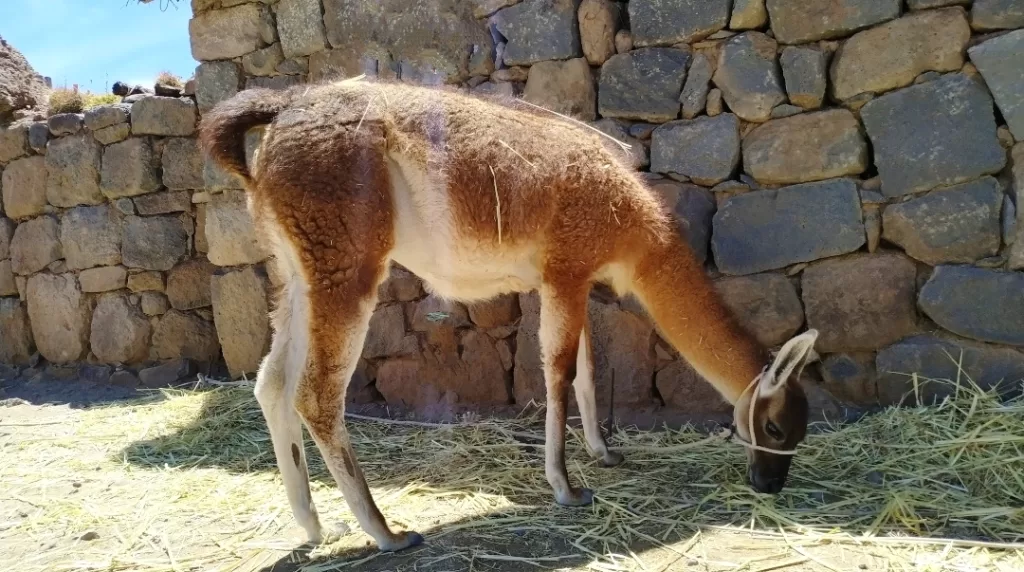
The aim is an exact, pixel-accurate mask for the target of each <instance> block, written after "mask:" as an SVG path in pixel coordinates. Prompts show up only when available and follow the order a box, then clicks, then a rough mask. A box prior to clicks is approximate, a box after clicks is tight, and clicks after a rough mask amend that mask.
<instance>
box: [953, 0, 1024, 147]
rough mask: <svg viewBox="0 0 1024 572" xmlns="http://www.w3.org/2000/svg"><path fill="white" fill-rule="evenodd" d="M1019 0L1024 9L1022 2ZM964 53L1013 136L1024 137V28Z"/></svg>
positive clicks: (1022, 139) (1020, 139)
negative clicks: (1022, 65) (1023, 72)
mask: <svg viewBox="0 0 1024 572" xmlns="http://www.w3.org/2000/svg"><path fill="white" fill-rule="evenodd" d="M1018 4H1019V5H1021V6H1022V10H1024V4H1022V3H1020V2H1018ZM975 9H977V4H975ZM1021 25H1022V26H1024V24H1021ZM967 53H968V54H969V55H970V57H971V61H972V62H973V63H974V65H975V66H977V67H978V71H979V72H981V77H983V78H985V83H986V84H987V85H988V88H989V89H990V90H991V91H992V97H994V98H995V100H996V105H998V106H999V111H1000V112H1001V113H1002V114H1003V118H1004V119H1006V125H1007V126H1008V127H1009V128H1010V131H1011V132H1012V133H1013V137H1014V139H1016V140H1017V141H1024V96H1022V95H1021V94H1024V74H1022V73H1021V71H1020V70H1021V63H1020V62H1021V61H1024V30H1017V31H1015V32H1010V33H1009V34H1004V35H1002V36H999V37H998V38H993V39H991V40H988V41H987V42H983V43H981V44H978V45H977V46H974V47H973V48H971V49H969V50H967Z"/></svg>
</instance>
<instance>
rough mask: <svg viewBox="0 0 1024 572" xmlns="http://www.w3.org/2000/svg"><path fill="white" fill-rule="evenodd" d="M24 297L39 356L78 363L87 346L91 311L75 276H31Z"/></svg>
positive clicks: (58, 361) (52, 360)
mask: <svg viewBox="0 0 1024 572" xmlns="http://www.w3.org/2000/svg"><path fill="white" fill-rule="evenodd" d="M25 296H26V299H27V301H28V317H29V320H30V321H31V323H32V337H33V338H34V339H35V341H36V346H37V347H38V348H39V353H40V354H41V355H42V356H43V357H44V358H46V360H47V361H49V362H51V363H56V364H62V363H70V362H74V361H78V360H79V359H80V358H81V357H82V356H83V355H84V354H85V352H86V350H87V349H88V347H89V345H88V344H89V321H90V318H91V308H90V304H89V301H88V300H87V299H86V297H85V296H83V295H82V290H81V288H79V286H78V280H77V279H75V276H74V275H73V274H35V275H33V276H30V277H29V279H28V284H27V285H26V295H25Z"/></svg>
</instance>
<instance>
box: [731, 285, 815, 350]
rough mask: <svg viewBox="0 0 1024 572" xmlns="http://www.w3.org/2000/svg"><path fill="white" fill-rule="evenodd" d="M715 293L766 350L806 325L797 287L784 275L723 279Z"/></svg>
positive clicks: (781, 342)
mask: <svg viewBox="0 0 1024 572" xmlns="http://www.w3.org/2000/svg"><path fill="white" fill-rule="evenodd" d="M715 291H717V292H718V295H719V296H721V297H722V301H723V302H724V303H725V305H726V307H727V308H729V311H730V312H731V313H732V314H733V315H734V316H735V317H736V319H737V320H738V321H739V323H740V325H741V326H743V328H744V329H745V330H747V331H748V332H750V333H751V334H752V335H753V336H754V337H755V338H757V341H758V342H759V343H761V344H762V345H764V346H766V347H776V346H780V345H782V344H784V343H785V342H786V341H788V340H789V338H791V337H793V335H795V334H796V333H797V332H798V331H799V330H800V328H801V327H802V326H803V324H804V309H803V306H802V305H801V304H800V297H799V296H797V293H796V287H795V286H793V283H792V282H790V281H789V279H788V278H786V277H785V276H783V275H781V274H755V275H753V276H733V277H728V278H720V279H718V280H716V281H715Z"/></svg>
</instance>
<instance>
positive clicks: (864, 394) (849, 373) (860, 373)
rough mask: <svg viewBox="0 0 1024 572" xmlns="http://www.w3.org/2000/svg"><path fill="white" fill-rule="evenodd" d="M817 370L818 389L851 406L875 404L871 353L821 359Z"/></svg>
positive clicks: (873, 361)
mask: <svg viewBox="0 0 1024 572" xmlns="http://www.w3.org/2000/svg"><path fill="white" fill-rule="evenodd" d="M818 370H819V371H820V372H821V377H822V382H823V383H822V388H823V389H825V390H826V391H828V392H829V393H831V394H832V395H834V396H836V397H838V398H839V399H842V400H844V401H846V402H848V403H851V404H854V405H868V406H871V405H878V387H877V384H876V377H877V375H876V374H875V354H874V353H872V352H851V353H840V354H832V355H828V356H825V358H824V359H822V360H821V362H820V364H819V366H818Z"/></svg>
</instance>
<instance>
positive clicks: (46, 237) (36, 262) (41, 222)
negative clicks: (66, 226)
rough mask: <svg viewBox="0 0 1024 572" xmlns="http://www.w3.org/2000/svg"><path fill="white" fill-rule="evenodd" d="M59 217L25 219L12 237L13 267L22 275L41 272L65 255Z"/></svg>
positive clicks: (15, 271) (16, 272)
mask: <svg viewBox="0 0 1024 572" xmlns="http://www.w3.org/2000/svg"><path fill="white" fill-rule="evenodd" d="M57 233H58V225H57V219H55V218H54V217H52V216H41V217H39V218H34V219H32V220H28V221H25V222H23V223H21V224H19V225H18V228H16V229H15V230H14V238H12V239H11V268H12V269H13V270H14V273H15V274H20V275H22V276H24V275H28V274H32V273H33V272H39V271H40V270H42V269H44V268H46V267H47V266H49V264H50V263H51V262H53V261H55V260H60V259H61V258H62V257H63V256H64V255H63V253H62V252H61V248H60V239H59V238H58V237H57Z"/></svg>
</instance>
